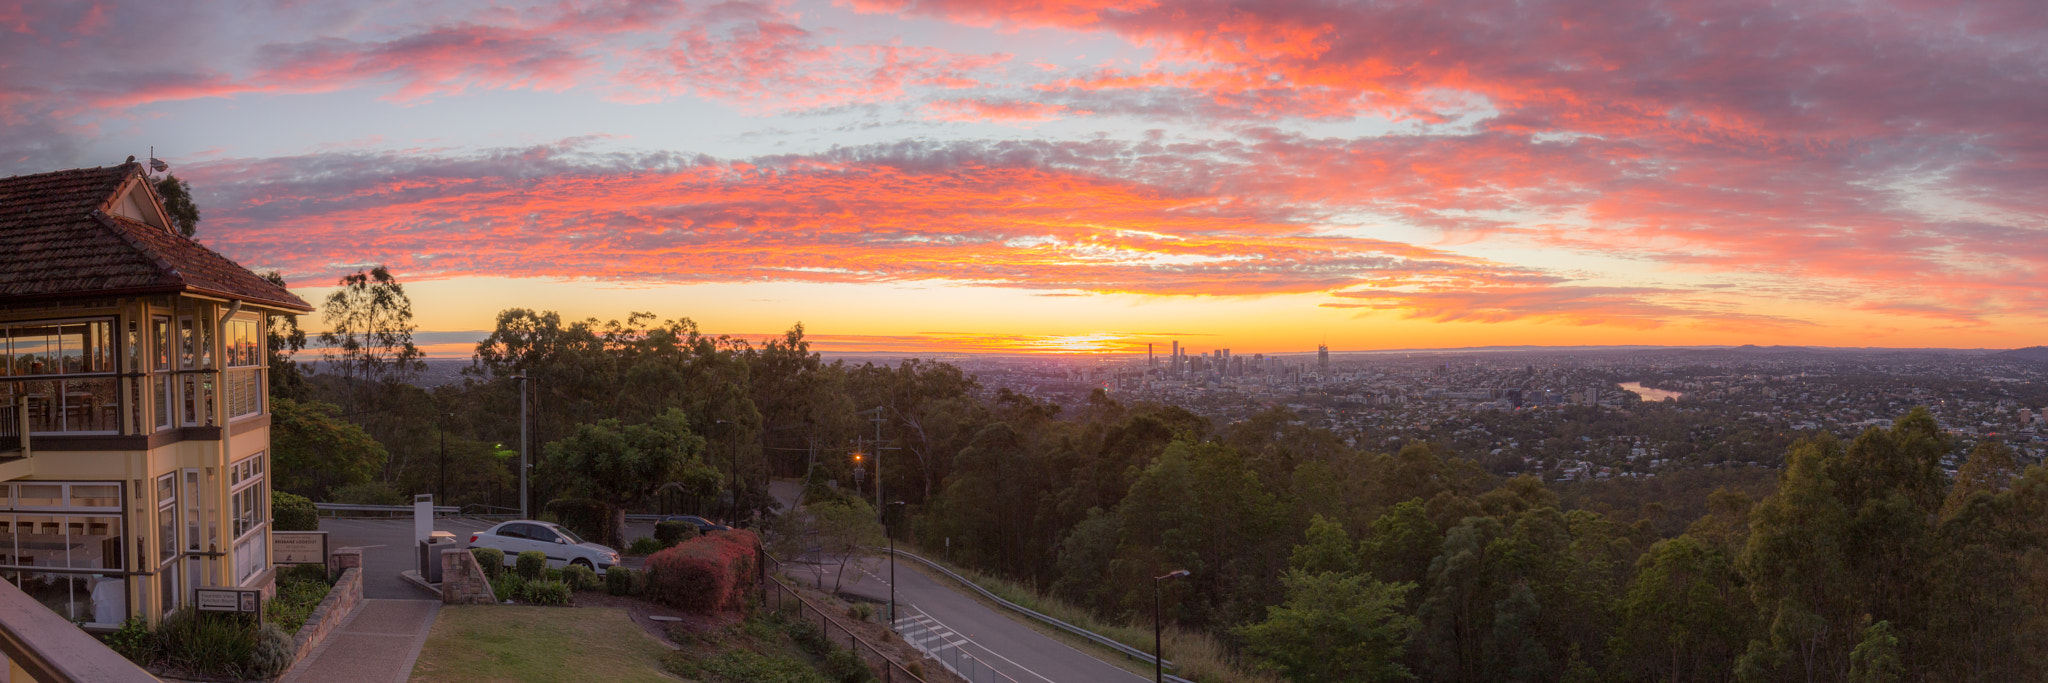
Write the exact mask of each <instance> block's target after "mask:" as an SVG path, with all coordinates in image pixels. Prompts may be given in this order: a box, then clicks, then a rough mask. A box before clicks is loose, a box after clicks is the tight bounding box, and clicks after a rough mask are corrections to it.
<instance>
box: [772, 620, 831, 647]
mask: <svg viewBox="0 0 2048 683" xmlns="http://www.w3.org/2000/svg"><path fill="white" fill-rule="evenodd" d="M782 627H783V629H785V630H787V631H789V639H790V640H794V641H796V644H797V645H799V646H801V647H803V649H804V650H805V651H807V652H809V653H811V654H814V655H822V654H825V653H827V652H831V651H832V647H833V645H832V641H831V640H830V639H828V638H826V637H825V630H824V629H822V628H819V627H818V625H817V624H813V623H811V622H808V621H804V620H802V619H792V620H790V621H788V622H785V623H784V624H783V626H782Z"/></svg>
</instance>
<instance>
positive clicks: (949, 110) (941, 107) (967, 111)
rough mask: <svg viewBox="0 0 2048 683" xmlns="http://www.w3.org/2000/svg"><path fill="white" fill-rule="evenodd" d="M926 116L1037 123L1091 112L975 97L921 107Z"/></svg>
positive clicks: (943, 118)
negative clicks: (1065, 114) (1063, 115)
mask: <svg viewBox="0 0 2048 683" xmlns="http://www.w3.org/2000/svg"><path fill="white" fill-rule="evenodd" d="M924 111H925V118H928V119H934V120H939V121H963V122H975V121H997V122H1037V121H1050V120H1053V119H1057V118H1059V117H1060V115H1061V114H1063V113H1072V114H1078V115H1083V116H1085V115H1088V114H1091V113H1094V112H1089V111H1086V110H1069V109H1068V108H1067V106H1066V105H1063V104H1045V103H1041V102H1022V101H1016V100H1007V101H996V102H990V101H986V100H978V99H958V100H938V101H936V102H932V103H929V104H926V105H925V106H924Z"/></svg>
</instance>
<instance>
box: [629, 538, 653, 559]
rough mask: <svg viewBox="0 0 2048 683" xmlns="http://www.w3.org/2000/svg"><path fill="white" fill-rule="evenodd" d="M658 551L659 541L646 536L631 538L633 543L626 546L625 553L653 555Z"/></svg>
mask: <svg viewBox="0 0 2048 683" xmlns="http://www.w3.org/2000/svg"><path fill="white" fill-rule="evenodd" d="M658 552H661V541H657V540H654V539H652V538H648V537H646V536H641V537H639V538H636V539H633V544H632V545H629V546H626V554H627V555H653V554H655V553H658Z"/></svg>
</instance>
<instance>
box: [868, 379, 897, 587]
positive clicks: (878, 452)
mask: <svg viewBox="0 0 2048 683" xmlns="http://www.w3.org/2000/svg"><path fill="white" fill-rule="evenodd" d="M872 421H873V422H874V423H875V511H876V512H878V513H879V512H881V511H882V407H881V406H875V417H874V418H873V420H872ZM890 589H891V590H893V589H895V586H890Z"/></svg>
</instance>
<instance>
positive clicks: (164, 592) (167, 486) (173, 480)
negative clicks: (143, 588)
mask: <svg viewBox="0 0 2048 683" xmlns="http://www.w3.org/2000/svg"><path fill="white" fill-rule="evenodd" d="M156 542H157V550H156V561H157V568H156V571H157V601H158V606H159V607H160V608H161V609H162V610H163V611H165V612H169V611H171V610H173V609H177V607H178V604H179V602H181V598H182V596H183V595H184V591H182V590H179V588H178V475H177V474H176V473H172V474H166V475H164V476H161V477H157V479H156Z"/></svg>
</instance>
